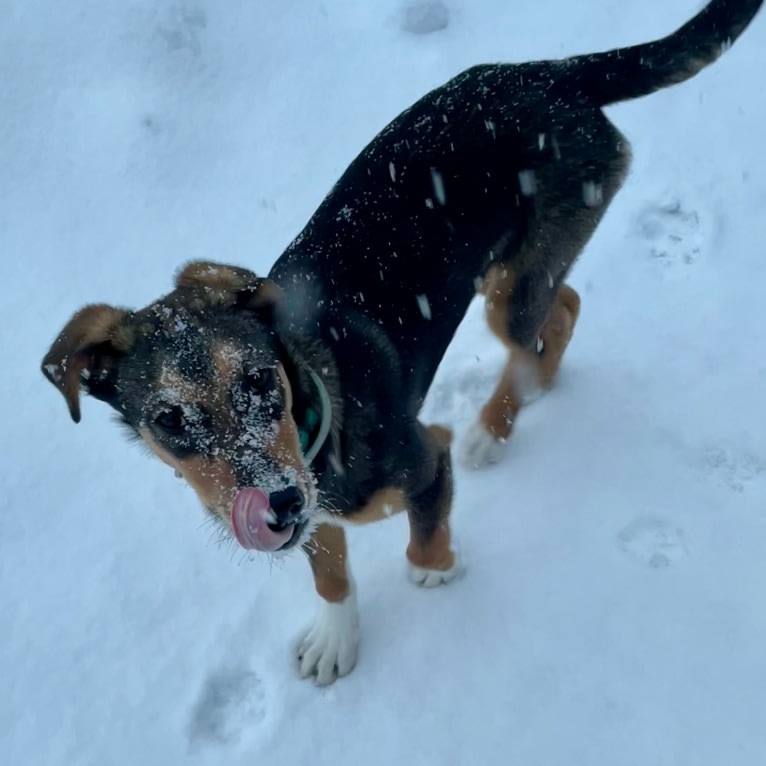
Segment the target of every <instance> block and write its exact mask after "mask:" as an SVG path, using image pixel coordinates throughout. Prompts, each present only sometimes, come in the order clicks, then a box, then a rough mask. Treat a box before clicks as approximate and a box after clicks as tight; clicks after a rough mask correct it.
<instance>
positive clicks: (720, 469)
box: [702, 447, 766, 492]
mask: <svg viewBox="0 0 766 766" xmlns="http://www.w3.org/2000/svg"><path fill="white" fill-rule="evenodd" d="M702 470H703V471H704V473H705V474H707V475H708V476H710V477H711V478H713V479H717V480H718V481H720V482H722V483H724V484H725V485H726V486H728V487H729V488H730V489H732V490H734V491H735V492H744V491H745V487H746V486H747V485H748V484H750V483H752V482H753V481H756V480H757V479H760V478H766V459H764V458H763V457H759V456H758V455H754V454H752V453H750V452H740V453H738V452H736V451H734V450H729V449H721V448H719V447H713V448H711V449H709V450H707V451H706V452H705V453H704V455H703V458H702Z"/></svg>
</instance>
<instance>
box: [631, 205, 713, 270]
mask: <svg viewBox="0 0 766 766" xmlns="http://www.w3.org/2000/svg"><path fill="white" fill-rule="evenodd" d="M636 225H637V228H638V232H639V234H640V235H641V237H642V238H643V239H644V240H645V241H646V243H647V245H648V248H649V255H650V256H651V257H652V258H653V259H654V260H655V261H657V262H659V263H661V264H662V265H664V266H671V265H675V264H678V263H681V264H686V265H689V264H693V263H695V261H697V259H698V258H699V257H700V255H701V253H702V250H703V245H704V242H705V240H706V233H705V232H703V231H702V230H701V228H702V227H701V220H700V216H699V214H698V213H697V211H696V210H694V209H693V208H689V207H686V206H685V205H684V204H682V202H681V201H680V200H679V199H676V198H673V199H669V200H666V201H664V202H659V203H653V204H650V205H646V207H644V209H643V210H642V211H641V212H640V213H639V214H638V217H637V219H636Z"/></svg>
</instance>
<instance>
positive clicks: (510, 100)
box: [42, 0, 762, 684]
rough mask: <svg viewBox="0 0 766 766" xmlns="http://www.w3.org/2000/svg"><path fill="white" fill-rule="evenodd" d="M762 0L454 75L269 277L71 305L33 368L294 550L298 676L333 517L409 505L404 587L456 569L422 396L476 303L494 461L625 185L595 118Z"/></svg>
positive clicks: (241, 533)
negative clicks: (301, 619)
mask: <svg viewBox="0 0 766 766" xmlns="http://www.w3.org/2000/svg"><path fill="white" fill-rule="evenodd" d="M761 4H762V0H712V2H710V3H709V4H708V5H707V6H706V7H705V8H704V9H703V10H702V11H701V12H700V13H699V14H698V15H697V16H695V17H694V18H693V19H692V20H691V21H689V22H687V23H686V24H685V25H684V26H682V27H680V28H679V29H678V30H677V31H676V32H675V33H673V34H671V35H669V36H668V37H665V38H664V39H661V40H659V41H656V42H651V43H647V44H643V45H636V46H633V47H628V48H621V49H616V50H611V51H608V52H605V53H596V54H592V55H584V56H576V57H573V58H567V59H564V60H556V61H542V62H533V63H522V64H493V65H480V66H475V67H472V68H470V69H468V70H466V71H464V72H463V73H461V74H459V75H457V76H456V77H455V78H454V79H452V80H450V81H449V82H447V83H446V84H444V85H442V86H441V87H439V88H436V89H435V90H433V91H432V92H430V93H428V94H427V95H426V96H424V97H423V98H422V99H420V100H419V101H417V102H416V103H415V104H414V105H413V106H411V107H410V108H409V109H407V110H406V111H404V112H403V113H402V114H400V115H399V116H398V117H397V118H396V119H394V120H393V122H391V123H390V124H389V125H388V126H387V127H386V128H384V129H383V130H382V131H381V132H380V133H379V134H378V135H377V136H376V137H375V138H374V139H373V140H372V142H371V143H370V144H369V145H368V146H367V147H366V148H365V149H364V150H363V151H362V152H361V154H359V155H358V156H357V157H356V159H355V160H354V161H353V162H352V163H351V164H350V166H349V167H348V169H347V170H346V171H345V172H344V173H343V175H342V176H341V178H340V180H339V181H338V182H337V183H336V184H335V186H334V187H333V188H332V189H331V191H330V192H329V194H328V195H327V197H326V198H325V199H324V201H323V202H322V203H321V205H320V206H319V208H318V209H317V211H316V212H315V213H314V215H313V216H312V217H311V219H310V220H309V221H308V223H307V225H306V226H305V228H304V229H303V231H302V232H301V233H300V234H299V235H298V236H297V237H296V239H295V240H294V241H293V242H292V243H291V244H290V245H289V246H288V247H287V249H286V250H285V252H284V253H283V254H282V255H281V257H280V258H279V259H278V260H277V261H276V262H275V264H274V266H273V268H272V269H271V271H270V273H269V275H268V276H267V277H259V276H256V274H254V273H253V272H251V271H249V270H247V269H244V268H239V267H235V266H228V265H220V264H215V263H207V262H194V263H189V264H187V265H186V266H184V267H183V268H182V269H181V270H180V272H179V273H178V275H177V277H176V280H175V287H174V289H173V290H172V292H170V293H169V294H167V295H165V296H164V297H162V298H160V299H159V300H157V301H156V302H154V303H152V304H151V305H149V306H147V307H146V308H143V309H141V310H139V311H131V310H127V309H122V308H115V307H112V306H109V305H104V304H94V305H88V306H85V307H84V308H83V309H81V310H80V311H78V312H77V313H76V314H75V315H74V316H73V317H72V319H71V320H70V321H69V322H68V323H67V324H66V326H65V327H64V329H63V330H62V332H61V333H60V334H59V335H58V337H57V339H56V340H55V342H54V343H53V345H52V346H51V348H50V350H49V352H48V353H47V355H46V356H45V358H44V360H43V363H42V370H43V372H44V374H45V375H46V376H47V377H48V379H49V380H50V381H51V382H52V383H53V384H54V385H55V386H56V387H57V388H58V389H59V391H60V392H61V393H62V394H63V396H64V399H65V400H66V403H67V405H68V407H69V412H70V414H71V416H72V418H73V419H74V421H75V422H78V421H79V420H80V400H79V397H80V391H81V389H82V390H84V391H85V392H87V393H88V394H90V395H91V396H93V397H95V398H96V399H100V400H102V401H104V402H106V403H107V404H109V405H110V406H111V407H112V408H113V409H114V410H116V412H117V413H118V414H119V417H120V419H121V420H122V421H123V422H124V423H125V424H126V425H127V426H128V428H129V429H130V431H131V432H132V433H133V434H135V435H136V436H137V437H138V438H140V439H141V440H142V441H143V442H144V443H145V444H146V445H147V446H148V447H149V448H150V449H151V451H152V452H153V453H154V454H156V455H157V456H158V457H159V458H160V460H162V461H164V462H165V463H167V464H168V465H169V466H170V467H171V468H173V469H174V471H176V473H177V474H180V475H181V476H182V477H183V478H184V479H185V480H186V481H187V482H188V483H189V484H190V485H191V486H192V487H193V489H194V490H195V491H196V493H197V495H198V496H199V498H200V500H201V501H202V504H203V505H204V506H205V508H206V509H207V510H208V511H209V512H210V513H211V514H212V515H213V516H214V517H215V518H216V519H217V520H218V521H220V523H221V524H222V525H223V527H224V528H225V529H226V530H230V532H231V534H233V536H234V538H236V540H237V541H238V542H239V544H240V545H241V546H243V547H244V548H246V549H248V550H257V551H266V552H269V553H277V552H283V551H288V550H303V551H304V552H305V553H306V554H307V558H308V561H309V563H310V565H311V569H312V571H313V576H314V581H315V585H316V590H317V592H318V594H319V596H320V608H319V611H318V615H317V618H316V621H315V623H314V624H313V627H311V629H310V630H309V631H308V633H307V634H306V635H305V637H304V639H303V640H302V641H301V642H300V644H299V646H298V664H299V670H300V673H301V675H302V676H304V677H314V678H315V679H316V682H317V683H319V684H328V683H331V682H332V681H334V680H335V678H336V677H338V676H343V675H345V674H347V673H349V672H350V671H351V669H352V668H353V667H354V665H355V662H356V657H357V648H358V640H359V626H358V616H357V606H356V594H355V588H354V583H353V579H352V577H351V574H350V570H349V566H348V561H347V551H346V542H345V536H344V525H345V524H354V523H356V524H359V523H365V522H372V521H376V520H379V519H383V518H385V517H387V516H389V515H390V514H391V513H395V512H398V511H402V510H406V513H407V516H408V519H409V527H410V540H409V545H408V547H407V553H406V555H407V559H408V562H409V567H410V574H411V577H412V579H413V581H414V582H415V583H417V584H419V585H422V586H426V587H431V586H436V585H439V584H441V583H447V582H449V581H450V580H451V579H453V578H454V577H455V575H456V574H457V573H458V572H459V562H458V560H457V557H456V554H455V551H454V549H453V544H452V540H451V533H450V526H449V516H450V507H451V502H452V464H451V433H450V431H449V430H448V429H447V428H446V427H443V426H439V425H425V424H423V423H422V422H421V421H420V420H419V419H418V415H419V411H420V409H421V405H422V403H423V400H424V398H425V396H426V393H427V391H428V389H429V386H430V384H431V381H432V379H433V377H434V373H435V372H436V369H437V366H438V365H439V363H440V361H441V359H442V357H443V355H444V353H445V350H446V348H447V346H448V345H449V343H450V341H451V340H452V338H453V335H454V334H455V331H456V330H457V327H458V325H459V324H460V322H461V320H462V319H463V316H464V314H465V312H466V310H467V308H468V305H469V303H470V302H471V301H472V299H473V297H474V296H475V294H476V292H477V291H478V292H480V293H483V294H484V296H485V299H486V307H487V319H488V323H489V326H490V328H491V330H492V332H493V333H494V334H495V335H496V336H497V337H498V338H499V339H500V341H501V342H502V343H503V344H505V346H506V347H507V349H508V362H507V364H506V366H505V369H504V370H503V372H502V375H501V378H500V381H499V382H498V385H497V388H496V390H495V391H494V393H493V394H492V396H491V397H490V399H489V401H488V402H487V403H486V404H485V405H484V407H483V408H482V409H481V411H480V413H479V417H478V421H477V423H476V425H475V426H474V428H473V429H472V430H471V431H470V433H469V436H468V442H467V446H466V448H465V449H464V454H465V456H466V459H467V460H468V462H469V463H471V464H474V465H481V464H485V463H487V462H490V461H492V460H496V459H498V457H499V454H500V452H501V451H502V445H503V444H504V442H505V441H506V440H507V439H508V438H509V436H510V435H511V429H512V427H513V423H514V421H515V419H516V417H517V414H518V412H519V410H520V408H521V406H522V402H523V398H524V389H525V387H527V386H528V385H529V383H530V381H531V383H532V384H533V385H537V386H542V387H545V386H549V385H550V384H551V383H552V382H553V380H554V378H555V375H556V372H557V370H558V368H559V364H560V362H561V359H562V355H563V353H564V351H565V349H566V347H567V344H568V343H569V340H570V338H571V337H572V333H573V331H574V328H575V324H576V321H577V317H578V313H579V309H580V300H579V296H578V295H577V293H576V292H575V291H574V290H573V289H572V288H571V287H569V286H568V285H567V284H565V278H566V276H567V274H568V273H569V271H570V269H571V267H572V264H573V263H574V261H575V259H576V258H577V256H578V255H579V254H580V252H581V251H582V250H583V248H584V246H585V245H586V243H587V242H588V240H589V238H590V236H591V235H592V234H593V231H594V230H595V228H596V226H597V224H598V223H599V221H600V219H601V217H602V216H603V214H604V211H605V210H606V209H607V206H608V205H609V203H610V202H611V200H612V198H613V197H614V195H615V193H616V192H617V190H618V188H619V187H620V185H621V183H622V182H623V180H624V178H625V176H626V174H627V171H628V166H629V163H630V148H629V144H628V141H627V140H626V139H625V137H624V136H623V135H622V134H621V133H620V132H619V130H618V129H617V128H616V127H615V126H614V125H613V124H612V123H611V122H610V121H609V120H608V119H607V118H606V116H605V115H604V113H603V111H602V107H604V106H607V105H609V104H614V103H616V102H619V101H624V100H627V99H634V98H638V97H641V96H645V95H648V94H651V93H653V92H654V91H657V90H659V89H661V88H665V87H667V86H670V85H673V84H675V83H680V82H683V81H684V80H687V79H689V78H690V77H692V76H693V75H695V74H696V73H698V72H699V71H700V70H701V69H703V68H704V67H705V66H706V65H708V64H709V63H711V62H712V61H714V60H715V59H716V58H717V57H718V56H719V55H720V54H721V53H722V52H723V51H724V50H725V49H727V48H728V47H729V45H730V44H731V43H732V41H734V40H735V39H736V38H737V37H738V36H739V35H740V34H741V33H742V32H743V30H744V29H745V28H746V27H747V26H748V24H749V23H750V21H751V20H752V18H753V17H754V16H755V14H756V13H757V12H758V10H759V8H760V6H761Z"/></svg>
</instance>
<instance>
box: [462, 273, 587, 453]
mask: <svg viewBox="0 0 766 766" xmlns="http://www.w3.org/2000/svg"><path fill="white" fill-rule="evenodd" d="M513 281H514V276H513V273H512V272H511V271H510V270H509V269H507V268H504V267H502V266H499V265H497V266H493V267H492V269H491V270H490V273H489V274H488V276H487V279H486V281H485V286H484V289H483V292H484V293H485V296H486V302H487V306H486V313H487V321H488V324H489V326H490V328H491V329H492V331H493V332H494V334H495V335H496V336H497V337H498V338H499V339H500V340H501V342H502V343H503V345H504V346H505V347H506V349H507V350H508V360H507V362H506V364H505V366H504V367H503V371H502V373H501V375H500V380H498V382H497V385H496V386H495V389H494V391H493V392H492V395H491V396H490V397H489V399H487V401H486V402H485V404H484V406H483V407H482V408H481V410H480V412H479V420H478V422H477V423H476V424H475V425H474V426H473V430H472V431H471V432H470V433H469V435H468V437H467V440H466V442H465V443H464V445H463V451H462V456H463V460H464V462H466V463H467V464H469V465H470V466H472V467H478V466H481V465H485V464H487V463H492V462H494V461H495V460H497V459H498V458H499V456H500V454H501V452H502V449H503V445H504V443H505V441H506V440H507V439H508V438H509V437H510V435H511V431H512V429H513V423H514V421H515V419H516V416H517V415H518V413H519V410H520V409H521V408H522V406H523V404H524V402H525V400H526V399H527V398H528V397H529V396H530V395H532V394H533V393H535V392H537V391H539V390H540V389H545V388H548V387H549V386H550V385H551V384H552V383H553V380H554V379H555V377H556V373H557V372H558V369H559V366H560V364H561V359H562V357H563V355H564V351H565V350H566V348H567V346H568V344H569V341H570V340H571V338H572V333H573V331H574V326H575V323H576V322H577V317H578V315H579V312H580V297H579V295H578V294H577V292H576V291H575V290H574V289H573V288H571V287H569V286H568V285H562V286H561V287H560V288H559V290H558V292H557V293H556V297H555V300H554V301H553V305H552V306H551V307H550V311H549V313H548V317H547V319H546V320H545V322H544V324H543V327H542V329H541V330H540V332H539V335H538V337H537V340H536V341H535V344H534V347H533V349H531V350H529V349H526V348H524V347H523V346H522V345H520V344H519V343H516V342H514V340H513V339H512V338H511V335H510V333H509V331H508V327H509V322H508V305H509V303H510V294H511V291H512V289H513Z"/></svg>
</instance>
